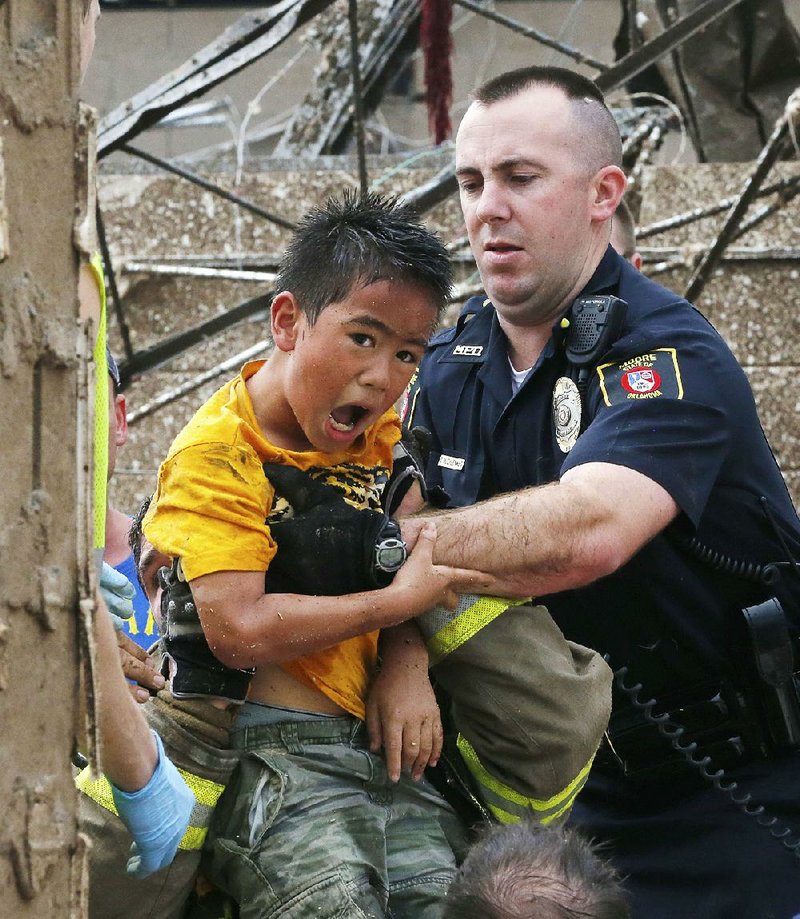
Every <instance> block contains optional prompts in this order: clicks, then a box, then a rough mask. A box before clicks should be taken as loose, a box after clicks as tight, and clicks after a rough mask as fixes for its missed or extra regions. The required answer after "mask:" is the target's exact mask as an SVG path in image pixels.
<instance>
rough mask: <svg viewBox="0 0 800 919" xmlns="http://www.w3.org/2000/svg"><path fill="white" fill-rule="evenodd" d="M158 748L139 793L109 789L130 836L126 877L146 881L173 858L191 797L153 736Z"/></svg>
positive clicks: (190, 813) (187, 821)
mask: <svg viewBox="0 0 800 919" xmlns="http://www.w3.org/2000/svg"><path fill="white" fill-rule="evenodd" d="M152 734H153V737H155V739H156V747H157V748H158V764H157V765H156V769H155V772H154V773H153V775H152V776H151V777H150V781H149V782H148V783H147V784H146V785H145V786H144V788H141V789H139V791H132V792H127V791H121V790H120V789H119V788H117V787H116V786H115V785H113V784H112V785H111V794H112V796H113V798H114V804H115V805H116V808H117V813H118V814H119V816H120V818H121V819H122V822H123V823H124V824H125V826H126V827H127V828H128V830H129V831H130V834H131V836H133V845H132V846H131V857H130V858H129V859H128V867H127V872H128V874H131V875H133V876H134V877H137V878H145V877H147V876H148V875H149V874H152V873H153V872H154V871H158V870H159V869H161V868H166V866H167V865H168V864H169V863H170V862H171V861H172V859H173V858H174V857H175V853H176V852H177V850H178V843H179V842H180V841H181V839H182V838H183V834H184V833H185V832H186V828H187V827H188V826H189V818H190V817H191V815H192V809H193V808H194V801H195V798H194V795H193V794H192V792H191V791H190V789H189V786H188V785H187V784H186V782H184V780H183V778H182V777H181V774H180V772H178V770H177V769H176V768H175V766H174V765H173V763H172V762H171V760H170V759H169V757H168V756H167V754H166V753H165V752H164V745H163V744H162V743H161V738H160V737H159V736H158V734H156V732H155V731H153V732H152Z"/></svg>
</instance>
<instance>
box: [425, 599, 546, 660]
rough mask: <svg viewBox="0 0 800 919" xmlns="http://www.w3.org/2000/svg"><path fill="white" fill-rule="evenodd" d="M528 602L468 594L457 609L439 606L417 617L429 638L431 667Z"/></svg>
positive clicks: (426, 639)
mask: <svg viewBox="0 0 800 919" xmlns="http://www.w3.org/2000/svg"><path fill="white" fill-rule="evenodd" d="M524 603H530V600H505V599H503V598H502V597H479V596H477V595H475V594H464V595H463V596H462V597H461V598H460V599H459V602H458V606H456V608H455V609H447V607H445V606H435V607H434V608H433V609H432V610H429V611H428V612H427V613H423V614H422V615H421V616H417V618H416V620H415V621H416V623H417V625H418V626H419V629H420V631H421V632H422V636H423V638H424V639H425V644H426V647H427V649H428V659H429V665H430V666H431V667H434V666H435V665H436V664H438V663H439V661H440V660H441V659H442V658H443V657H447V655H448V654H451V653H452V652H453V651H455V650H456V648H460V647H461V645H463V644H464V642H466V641H469V640H470V638H472V637H473V636H474V635H476V634H477V633H478V632H480V630H481V629H482V628H484V627H485V626H487V625H489V623H490V622H492V621H493V620H494V619H496V618H497V617H498V616H499V615H500V614H501V613H504V612H505V611H506V610H507V609H508V608H509V607H510V606H522V605H523V604H524Z"/></svg>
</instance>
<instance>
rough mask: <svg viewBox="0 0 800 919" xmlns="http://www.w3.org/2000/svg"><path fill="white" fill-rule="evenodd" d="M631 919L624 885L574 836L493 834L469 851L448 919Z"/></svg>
mask: <svg viewBox="0 0 800 919" xmlns="http://www.w3.org/2000/svg"><path fill="white" fill-rule="evenodd" d="M463 916H469V917H470V919H629V917H630V912H629V909H628V904H627V902H626V899H625V895H624V893H623V890H622V884H621V882H620V880H619V877H618V876H617V874H616V872H615V871H614V869H613V868H612V867H611V866H610V865H609V863H608V862H606V861H605V860H604V859H603V858H601V857H600V855H598V853H597V849H596V848H595V846H594V845H593V844H592V843H590V842H589V841H588V840H586V839H584V838H583V837H582V836H581V835H580V834H579V833H578V832H577V830H574V829H569V828H566V827H559V828H551V827H543V826H542V825H541V824H539V823H536V822H535V821H534V820H532V819H531V820H524V821H521V822H520V823H518V824H511V825H508V826H499V827H494V828H492V829H491V830H489V831H488V832H487V833H486V834H485V835H484V836H483V837H482V838H481V839H480V840H479V841H478V842H477V843H476V844H475V845H474V846H473V848H472V849H471V850H470V852H469V853H468V854H467V857H466V859H465V860H464V863H463V865H462V866H461V869H460V871H459V873H458V875H457V876H456V879H455V880H454V881H453V883H452V885H451V887H450V890H449V891H448V894H447V901H446V903H445V910H444V916H443V919H461V917H463Z"/></svg>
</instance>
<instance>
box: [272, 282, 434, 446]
mask: <svg viewBox="0 0 800 919" xmlns="http://www.w3.org/2000/svg"><path fill="white" fill-rule="evenodd" d="M292 300H293V298H291V297H290V295H288V294H279V295H278V296H277V297H276V298H275V301H274V302H273V306H272V331H273V338H274V340H275V344H276V347H277V348H279V349H280V350H281V351H283V352H285V354H286V361H285V366H286V371H285V380H284V384H283V389H284V392H285V394H286V402H287V404H286V408H287V409H290V410H291V415H289V413H288V411H287V412H285V413H284V417H283V420H282V422H281V424H280V431H279V432H278V431H272V430H267V429H265V433H267V434H268V436H271V439H273V440H274V442H276V443H278V444H279V445H281V446H285V447H288V448H289V449H294V450H307V449H309V448H312V449H316V450H321V451H324V452H327V453H332V452H336V451H337V450H342V449H344V448H347V447H349V446H350V445H351V444H352V443H353V442H354V441H355V440H356V439H357V438H358V437H359V436H360V435H362V434H363V433H364V431H365V430H366V429H367V428H368V427H369V426H370V425H372V424H374V423H375V421H377V420H378V418H380V416H381V415H383V414H384V412H386V411H388V409H389V408H391V406H392V405H393V404H394V403H395V402H396V401H397V399H398V398H399V397H400V395H401V394H402V392H403V390H404V389H405V388H406V386H407V385H408V381H409V380H410V379H411V375H412V373H413V372H414V369H415V368H416V366H417V364H418V363H419V361H420V359H421V357H422V355H423V353H424V351H425V345H426V343H427V340H428V338H429V336H430V334H431V331H432V330H433V326H434V324H435V322H436V305H435V303H434V302H433V298H432V297H431V295H430V293H429V292H428V291H427V290H425V289H424V288H421V287H418V286H416V285H410V284H405V283H395V282H392V281H376V282H375V283H373V284H369V285H368V286H366V287H357V288H355V289H354V290H352V291H351V292H350V293H349V294H348V296H347V297H346V298H345V299H344V300H343V301H342V302H341V303H332V304H330V305H329V306H326V307H325V309H323V310H322V312H321V313H320V315H319V317H318V318H317V321H316V322H315V323H314V324H313V325H309V324H308V320H307V319H306V317H305V315H304V314H303V313H302V311H297V312H295V310H296V309H297V307H296V306H293V304H292ZM295 304H296V301H295ZM274 417H275V413H273V418H274Z"/></svg>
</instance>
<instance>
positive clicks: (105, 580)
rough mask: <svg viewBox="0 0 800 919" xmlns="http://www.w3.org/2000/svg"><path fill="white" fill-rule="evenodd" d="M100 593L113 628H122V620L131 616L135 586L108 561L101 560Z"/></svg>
mask: <svg viewBox="0 0 800 919" xmlns="http://www.w3.org/2000/svg"><path fill="white" fill-rule="evenodd" d="M100 593H101V594H102V595H103V599H104V600H105V601H106V606H107V607H108V612H109V613H110V614H111V619H112V621H113V623H114V628H115V629H121V628H124V622H123V620H125V619H130V618H131V617H132V616H133V598H134V597H135V596H136V588H135V587H134V586H133V584H131V582H130V581H129V580H128V579H127V578H126V577H125V575H124V574H120V572H119V571H117V570H116V568H112V567H111V565H109V564H108V562H103V568H102V570H101V572H100Z"/></svg>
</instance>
